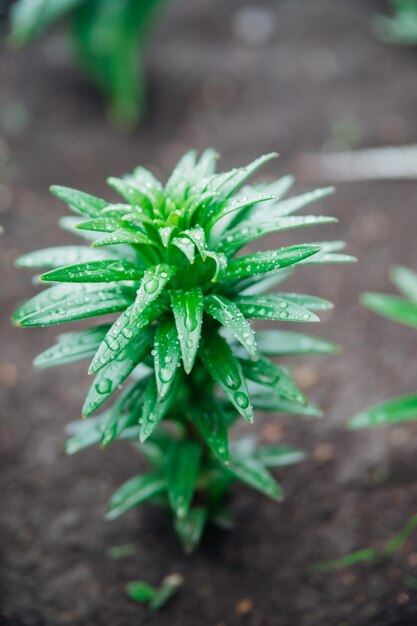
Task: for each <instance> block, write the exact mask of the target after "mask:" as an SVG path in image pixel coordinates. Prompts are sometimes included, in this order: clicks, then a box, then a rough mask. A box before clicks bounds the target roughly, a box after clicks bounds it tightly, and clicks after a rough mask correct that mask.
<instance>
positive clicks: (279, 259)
mask: <svg viewBox="0 0 417 626" xmlns="http://www.w3.org/2000/svg"><path fill="white" fill-rule="evenodd" d="M275 156H276V155H275V154H269V155H266V156H264V157H261V158H259V159H257V160H256V161H254V162H253V163H251V164H250V165H248V166H246V167H243V168H238V169H234V170H231V171H230V172H225V173H218V174H216V173H215V166H216V158H217V157H216V154H215V152H214V151H213V150H206V151H205V152H204V153H203V154H202V156H201V158H200V159H197V158H196V155H195V153H194V152H190V153H187V154H186V155H185V156H184V157H183V158H182V159H181V160H180V161H179V163H178V165H177V166H176V167H175V169H174V171H173V173H172V175H171V177H170V178H169V180H168V182H167V184H166V185H165V186H162V184H161V183H160V182H159V181H158V180H157V179H156V178H155V177H154V176H153V174H151V173H150V172H149V171H147V170H145V169H144V168H142V167H139V168H137V169H136V170H135V171H134V172H133V173H132V174H131V175H130V176H126V177H125V178H123V179H120V178H110V179H109V181H108V182H109V184H110V186H111V187H113V188H114V189H115V190H116V191H117V192H119V193H120V194H121V196H122V197H123V203H121V204H120V203H117V204H110V203H108V202H106V201H105V200H102V199H100V198H96V197H93V196H90V195H88V194H85V193H82V192H79V191H76V190H73V189H68V188H66V187H52V188H51V189H52V192H53V193H54V194H55V195H56V196H58V197H59V198H60V199H61V200H63V201H64V202H66V203H67V204H68V205H69V207H70V208H71V209H72V210H73V211H74V212H75V213H77V214H78V215H79V216H78V217H67V218H64V219H63V220H62V222H61V223H62V225H63V226H64V228H66V229H69V230H70V231H71V232H74V233H76V234H78V235H80V236H82V237H84V238H86V239H87V240H88V241H92V242H93V243H92V246H91V247H88V246H64V247H59V248H49V249H46V250H40V251H37V252H33V253H29V254H27V255H25V256H23V257H21V258H20V259H18V261H17V265H18V266H19V267H27V268H35V267H42V268H48V267H49V268H53V269H52V270H51V271H49V272H47V273H46V274H43V275H42V276H41V279H42V280H43V281H48V282H52V283H58V284H55V286H53V287H51V288H50V289H47V290H46V291H43V292H42V293H40V294H38V295H36V296H35V297H34V298H32V299H31V300H30V301H29V302H27V303H25V304H23V305H22V306H21V307H20V308H19V309H18V311H16V313H15V315H14V323H15V324H16V325H18V326H26V327H28V326H48V325H51V324H60V323H62V322H70V321H73V320H79V319H84V318H90V317H93V316H97V315H103V314H108V313H114V312H121V315H120V316H119V317H118V318H117V319H116V321H115V322H114V323H113V324H101V325H99V326H94V327H93V328H91V329H86V330H82V331H76V332H70V333H65V334H63V335H61V336H60V337H59V339H58V343H57V344H56V345H55V346H53V347H52V348H50V349H48V350H47V351H46V352H44V353H43V354H41V355H40V356H39V357H37V359H36V364H37V365H38V366H40V367H50V366H53V365H60V364H63V363H68V362H71V361H77V360H80V359H85V358H88V357H92V356H94V358H93V361H92V363H91V365H90V370H89V372H90V373H91V374H95V380H94V382H93V384H92V386H91V388H90V390H89V392H88V395H87V398H86V400H85V403H84V407H83V415H84V416H85V417H88V418H89V419H88V420H86V421H80V422H76V423H73V424H71V425H70V427H69V432H70V434H71V435H72V437H71V439H70V440H69V441H68V444H67V451H68V452H69V453H74V452H77V451H79V450H81V449H82V448H85V447H87V446H90V445H92V444H96V443H99V444H101V445H102V446H108V445H109V444H110V443H111V442H112V441H114V440H115V439H128V440H131V441H132V442H134V444H135V445H136V446H137V448H138V450H139V451H140V452H141V453H142V454H144V456H145V457H146V459H147V461H148V462H149V465H150V467H151V469H150V471H148V472H147V473H144V474H140V475H138V476H135V477H134V478H132V479H130V480H129V481H128V482H127V483H125V484H124V485H122V486H121V487H120V488H119V489H118V490H117V492H116V493H115V494H114V495H113V497H112V499H111V501H110V505H109V510H108V517H109V518H111V519H112V518H116V517H118V516H119V515H121V514H122V513H124V512H125V511H128V510H129V509H131V508H132V507H134V506H137V505H139V504H141V503H142V502H145V501H151V502H155V503H157V504H160V505H162V506H163V507H167V508H171V510H172V513H173V517H174V526H175V530H176V532H177V534H178V536H179V538H180V540H181V542H182V544H183V546H184V548H185V549H186V550H187V551H191V550H192V549H193V548H194V547H195V546H196V545H197V543H198V542H199V539H200V537H201V534H202V532H203V529H204V527H205V525H206V523H207V522H208V521H211V522H214V523H217V524H219V525H229V524H230V522H231V515H230V512H229V511H228V509H227V507H226V504H227V501H226V499H227V493H228V490H229V486H230V484H231V483H232V482H233V481H235V480H241V481H243V482H244V483H247V484H248V485H249V486H251V487H252V488H254V489H257V490H258V491H260V492H261V493H263V494H265V495H267V496H269V497H271V498H273V499H275V500H281V499H282V496H283V494H282V489H281V487H280V485H279V484H278V483H277V482H276V481H275V479H274V478H273V476H272V475H271V474H270V472H269V470H268V468H269V467H280V466H283V465H288V464H290V463H294V462H297V461H300V460H301V459H302V458H303V453H302V452H301V451H300V450H298V449H295V448H293V447H291V446H287V445H285V446H284V445H280V446H260V447H259V446H257V443H256V440H255V439H254V438H244V439H241V440H238V441H233V442H231V443H230V445H229V441H228V439H229V438H228V431H229V428H230V427H231V426H232V425H233V424H234V423H235V422H236V420H237V418H238V417H239V416H242V417H243V418H244V419H245V420H246V421H247V422H249V423H252V421H253V415H254V409H259V410H262V411H271V412H273V413H277V412H278V413H290V414H299V415H305V416H313V417H314V416H318V415H320V411H319V410H318V409H317V407H315V406H314V405H312V404H311V403H310V402H309V401H308V399H307V398H306V397H305V395H304V394H303V393H302V392H301V391H300V390H299V389H298V388H297V386H296V384H295V382H294V381H293V379H292V377H291V375H290V374H289V372H288V371H287V370H286V369H284V368H283V367H281V366H279V365H277V364H276V363H275V362H274V361H272V360H271V357H277V356H284V355H289V354H328V353H332V352H334V351H335V349H336V346H335V345H334V344H332V343H329V342H327V341H324V340H322V339H319V338H316V337H311V336H309V335H303V334H299V333H294V332H289V331H286V330H275V331H271V330H260V331H257V332H256V334H255V332H254V330H253V328H252V326H251V324H250V322H249V319H250V318H258V319H264V320H269V321H272V320H276V321H281V322H283V321H285V322H317V321H319V318H318V316H317V315H316V313H315V311H316V310H325V309H329V308H331V306H332V305H331V304H330V303H329V302H328V301H326V300H323V299H321V298H317V297H315V296H310V295H304V294H299V293H288V292H285V293H273V294H269V295H265V292H266V291H267V290H269V289H270V288H271V287H274V286H275V285H277V284H278V283H280V282H281V281H282V280H283V279H284V278H286V277H287V276H288V274H289V273H291V272H292V271H293V269H294V267H299V266H302V265H305V264H321V263H337V262H346V261H352V260H354V259H352V257H350V256H348V255H345V254H341V253H339V252H338V250H339V249H340V248H341V247H343V243H341V242H319V243H313V244H309V245H297V246H292V247H287V248H281V249H279V250H270V251H264V252H257V253H250V254H245V255H243V256H236V254H237V253H239V252H240V251H241V250H242V248H244V247H245V246H246V245H247V244H248V243H251V242H252V241H254V240H256V239H258V238H260V237H263V236H265V235H268V234H272V233H278V232H280V231H284V230H288V229H293V228H299V227H304V226H312V225H318V224H325V223H329V222H334V221H336V220H334V218H331V217H327V216H320V215H307V216H302V217H294V216H293V213H294V212H295V211H297V210H299V209H301V208H303V207H305V206H307V205H308V204H310V203H312V202H313V201H316V200H318V199H321V198H324V197H325V196H327V195H329V193H331V191H332V189H331V188H325V189H319V190H316V191H313V192H310V193H306V194H303V195H300V196H296V197H293V198H290V199H287V200H283V199H282V197H283V195H284V194H285V193H286V192H287V190H288V189H289V187H290V186H291V184H292V179H291V177H288V176H287V177H284V178H281V179H279V180H277V181H276V182H273V183H269V184H259V185H255V186H249V185H246V181H247V180H248V178H249V177H250V176H251V175H252V174H254V173H255V172H256V171H257V170H258V168H259V167H261V166H262V165H264V164H265V163H267V162H268V161H270V160H271V158H273V157H275ZM59 283H62V284H59ZM181 365H182V366H181ZM130 375H132V379H133V382H132V383H131V385H130V386H129V387H127V388H126V389H125V390H124V391H123V392H122V393H121V394H120V395H119V396H118V398H117V400H116V402H115V403H114V405H113V408H111V409H108V410H106V411H104V412H103V413H101V414H100V415H98V416H97V417H93V418H92V417H90V416H91V415H92V414H93V413H95V412H96V411H97V409H99V408H100V407H101V406H102V405H103V404H104V403H105V402H106V401H107V400H108V399H109V398H110V397H111V396H112V395H113V394H114V393H115V392H117V391H118V390H119V389H120V387H121V385H122V383H123V382H124V381H125V380H126V379H127V378H128V377H129V376H130ZM162 422H163V424H164V426H165V428H163V429H158V430H157V427H158V426H159V425H160V424H161V423H162ZM167 426H168V427H167Z"/></svg>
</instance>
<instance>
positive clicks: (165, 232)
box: [158, 226, 177, 248]
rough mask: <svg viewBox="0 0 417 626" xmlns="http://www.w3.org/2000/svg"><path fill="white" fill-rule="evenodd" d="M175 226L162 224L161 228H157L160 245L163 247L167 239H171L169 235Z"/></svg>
mask: <svg viewBox="0 0 417 626" xmlns="http://www.w3.org/2000/svg"><path fill="white" fill-rule="evenodd" d="M176 228H177V227H176V226H164V227H163V228H159V229H158V232H159V236H160V238H161V241H162V245H163V246H164V248H166V247H167V246H168V244H169V241H170V239H171V235H172V233H173V232H174V230H175V229H176Z"/></svg>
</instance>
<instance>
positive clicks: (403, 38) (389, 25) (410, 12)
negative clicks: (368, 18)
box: [374, 0, 417, 46]
mask: <svg viewBox="0 0 417 626" xmlns="http://www.w3.org/2000/svg"><path fill="white" fill-rule="evenodd" d="M390 4H391V6H392V9H393V15H391V16H385V15H379V16H378V17H377V18H376V19H375V21H374V26H375V29H376V31H377V33H378V35H379V36H380V37H381V39H382V40H383V41H385V42H386V43H393V44H399V45H403V46H415V45H417V0H390Z"/></svg>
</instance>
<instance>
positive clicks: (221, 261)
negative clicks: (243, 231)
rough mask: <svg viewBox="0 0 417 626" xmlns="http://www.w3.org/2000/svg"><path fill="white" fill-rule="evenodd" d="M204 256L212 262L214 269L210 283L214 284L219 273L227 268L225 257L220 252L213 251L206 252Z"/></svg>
mask: <svg viewBox="0 0 417 626" xmlns="http://www.w3.org/2000/svg"><path fill="white" fill-rule="evenodd" d="M204 256H205V257H206V258H208V259H211V260H212V261H213V262H214V265H215V269H214V274H213V277H212V279H211V282H212V283H215V282H217V279H218V277H219V275H220V274H221V272H222V271H224V270H225V269H226V267H227V257H226V255H225V254H223V253H222V252H213V250H206V251H205V253H204Z"/></svg>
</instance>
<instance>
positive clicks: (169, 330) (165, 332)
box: [154, 319, 181, 398]
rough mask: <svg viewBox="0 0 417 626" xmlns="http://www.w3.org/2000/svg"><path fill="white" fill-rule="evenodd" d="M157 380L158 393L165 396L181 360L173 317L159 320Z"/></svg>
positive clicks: (156, 341) (156, 337)
mask: <svg viewBox="0 0 417 626" xmlns="http://www.w3.org/2000/svg"><path fill="white" fill-rule="evenodd" d="M154 351H155V356H154V363H155V380H156V386H157V390H158V395H159V397H160V398H163V397H164V396H165V395H166V393H167V392H168V391H169V389H170V387H171V385H172V383H173V381H174V376H175V374H176V373H177V369H178V366H179V364H180V361H181V347H180V342H179V340H178V334H177V330H176V327H175V323H174V321H173V320H172V319H165V320H162V321H160V322H159V324H158V327H157V330H156V334H155V344H154Z"/></svg>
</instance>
